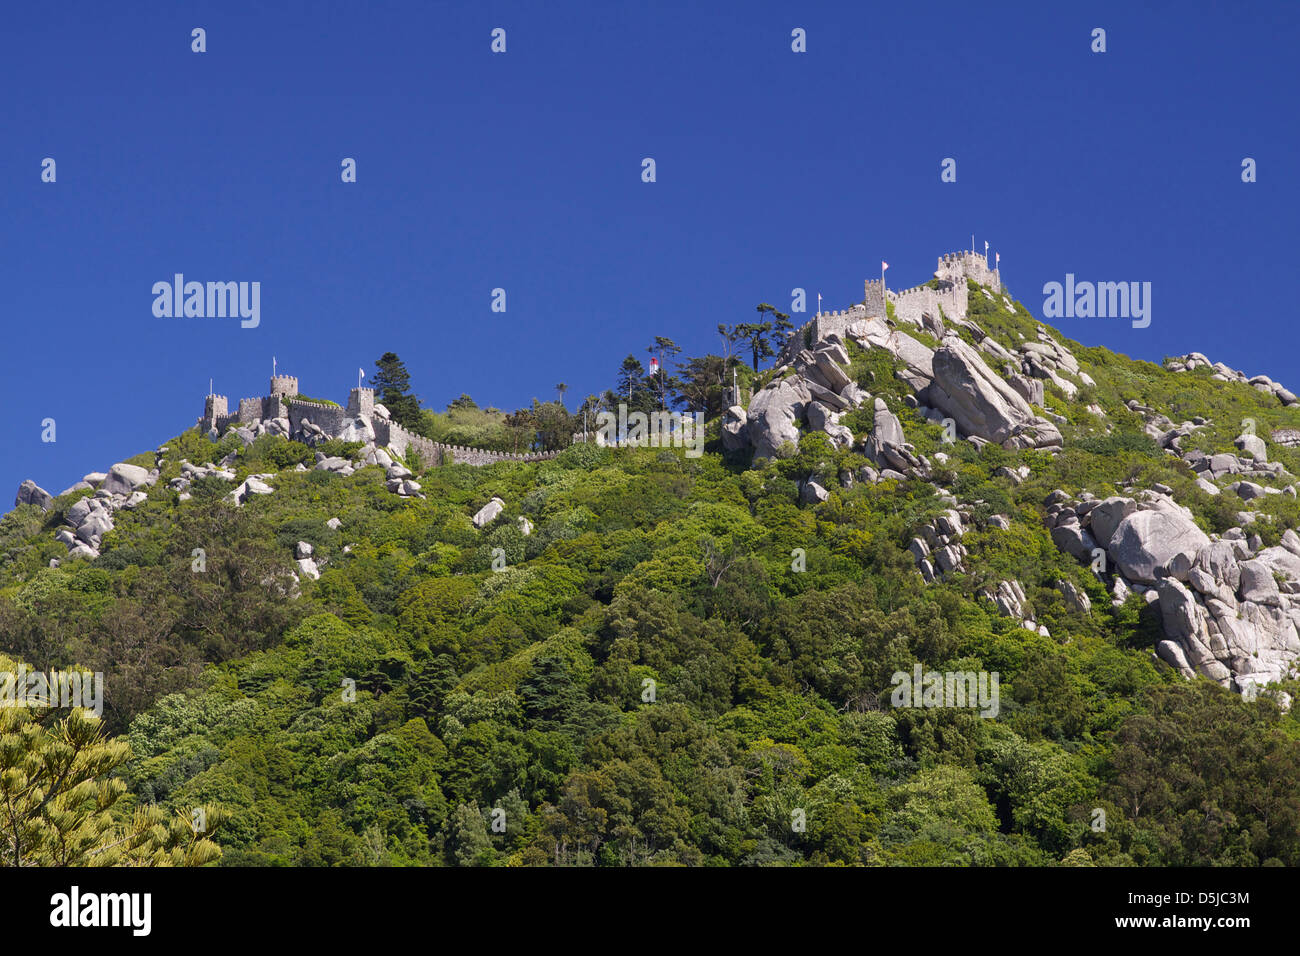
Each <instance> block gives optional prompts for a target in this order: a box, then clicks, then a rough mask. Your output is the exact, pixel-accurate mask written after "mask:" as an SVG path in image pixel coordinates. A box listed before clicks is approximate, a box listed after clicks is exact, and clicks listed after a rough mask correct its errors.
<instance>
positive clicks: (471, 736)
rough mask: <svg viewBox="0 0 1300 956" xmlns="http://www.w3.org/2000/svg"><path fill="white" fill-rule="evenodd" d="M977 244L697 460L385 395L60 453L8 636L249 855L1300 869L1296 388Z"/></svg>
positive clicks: (4, 537) (118, 773) (9, 591)
mask: <svg viewBox="0 0 1300 956" xmlns="http://www.w3.org/2000/svg"><path fill="white" fill-rule="evenodd" d="M944 261H945V260H940V266H941V269H940V273H943V274H940V273H937V274H936V279H935V280H934V282H933V283H931V284H927V286H926V287H918V290H921V289H923V288H931V289H932V290H933V292H934V298H933V300H932V299H931V297H930V296H929V295H927V294H926V293H925V292H924V291H917V290H909V291H911V292H912V293H913V294H912V295H910V296H896V297H895V298H893V299H891V298H888V297H886V296H884V295H883V293H882V298H881V300H880V304H881V308H879V309H872V308H870V307H869V305H870V300H869V299H868V301H867V302H866V303H864V305H863V306H862V307H859V308H858V309H856V310H848V311H846V312H844V313H834V314H828V315H827V316H825V317H823V316H818V317H817V319H815V320H813V321H812V322H810V323H809V324H808V325H806V326H805V327H803V328H801V329H798V330H796V331H795V332H793V333H792V334H791V337H790V341H789V343H788V345H787V347H786V348H785V349H784V350H783V351H782V352H781V354H780V355H779V357H778V358H777V364H776V366H775V367H773V368H772V369H769V370H766V371H764V372H763V373H762V374H760V375H758V376H756V377H755V379H754V385H755V389H754V392H753V395H752V396H751V397H750V400H749V401H747V402H744V403H741V404H736V405H732V406H731V408H730V409H729V410H727V411H726V412H725V413H724V414H723V415H721V416H719V417H717V418H714V419H713V420H712V421H710V422H709V423H708V441H707V444H706V446H705V450H704V454H703V455H701V456H698V457H695V456H693V455H692V454H689V453H688V452H689V450H688V449H682V448H610V447H602V446H600V445H598V444H596V443H591V444H575V445H573V446H572V447H569V448H567V449H566V450H564V451H561V452H559V453H558V454H556V455H554V456H553V457H551V456H538V457H539V458H540V459H541V460H507V459H504V458H502V459H500V460H498V459H497V458H490V459H489V458H487V457H484V458H483V459H482V460H484V461H488V463H487V464H483V465H477V466H476V465H472V464H464V463H459V461H456V462H455V463H449V464H437V463H434V462H431V461H427V460H425V458H424V457H422V456H420V455H418V454H416V455H405V456H404V455H403V454H401V453H399V452H398V450H395V449H391V448H387V447H385V445H384V443H383V442H382V441H380V442H379V443H378V444H376V438H375V435H376V431H375V428H376V427H378V428H379V430H380V432H381V433H383V434H387V431H386V430H385V427H384V426H383V424H382V422H381V421H380V418H379V417H375V418H373V419H372V418H370V417H365V418H360V417H352V418H347V417H346V416H347V415H348V414H353V415H354V416H358V415H359V412H358V409H359V408H362V407H363V406H362V405H359V404H357V403H355V402H353V403H350V409H351V411H350V412H349V411H345V410H344V409H343V406H341V405H339V406H335V408H336V411H335V412H331V413H330V414H332V415H335V416H336V417H337V425H338V428H337V434H326V433H323V432H320V430H319V428H318V429H317V433H310V432H309V431H308V430H305V429H302V428H300V427H299V423H298V421H297V420H295V419H291V418H290V417H289V416H288V414H287V413H286V415H285V417H284V418H283V419H280V418H278V417H277V418H272V419H267V420H258V421H256V422H252V423H243V424H241V423H240V422H237V421H229V422H225V421H223V422H221V423H220V424H221V426H222V427H221V428H216V427H215V426H216V425H217V424H218V423H217V422H215V420H211V421H209V423H208V424H209V425H211V426H213V427H212V431H211V434H209V433H208V430H207V429H204V428H202V427H195V428H190V429H188V430H186V431H184V432H183V433H181V434H179V435H177V436H176V437H174V438H171V439H169V440H167V441H165V442H163V443H162V444H161V445H160V446H159V447H158V448H157V449H156V450H154V451H147V452H144V453H142V454H140V455H137V456H135V457H134V458H129V459H126V460H124V461H123V462H120V463H116V464H114V465H113V466H112V467H111V468H109V470H108V471H106V472H102V473H95V474H91V475H87V480H86V481H85V482H82V483H79V486H74V488H72V489H69V490H68V491H67V492H65V493H63V494H60V495H58V496H51V495H49V494H47V493H46V492H44V491H42V490H41V489H39V488H36V487H35V486H34V485H30V484H25V485H24V487H23V489H21V490H20V492H19V499H20V500H19V502H18V503H17V504H16V506H15V508H14V510H12V511H11V512H9V513H8V514H7V515H5V516H4V517H3V519H0V652H3V653H4V654H6V655H8V656H10V657H12V658H14V659H15V660H21V661H24V662H25V663H27V664H28V665H30V666H31V667H33V668H38V669H44V670H49V669H52V668H70V667H74V666H76V667H81V668H85V669H88V670H90V671H95V672H102V673H103V674H104V701H103V703H104V709H103V719H104V730H105V732H106V733H109V734H111V735H113V736H115V737H118V738H120V739H122V740H124V741H125V742H126V743H128V744H129V746H130V756H129V758H125V759H124V760H123V761H122V762H121V763H120V764H118V765H117V769H116V770H115V771H114V775H115V777H116V778H117V779H118V780H119V781H120V782H121V784H122V785H123V787H124V790H125V795H124V796H123V797H122V799H121V800H119V801H118V803H117V804H116V805H115V807H114V813H115V814H117V815H118V817H120V818H123V819H124V818H125V817H126V816H127V815H128V814H130V813H131V812H132V811H133V810H134V809H135V808H137V807H142V806H146V805H151V804H156V805H157V806H158V807H160V808H162V809H164V810H166V811H168V812H171V811H177V812H185V811H187V809H188V808H191V807H196V806H200V805H202V806H207V807H212V808H218V809H217V812H218V813H219V815H220V818H221V821H222V822H221V827H220V829H219V830H218V831H216V832H215V833H214V834H213V835H212V839H213V841H214V842H215V843H216V844H217V845H218V846H220V848H221V850H222V857H221V862H222V863H223V864H253V865H261V864H265V865H274V864H288V865H331V864H347V865H375V864H397V865H405V864H414V865H442V864H446V865H555V864H559V865H564V864H595V865H607V866H615V865H643V864H687V865H705V864H707V865H798V864H830V863H841V864H850V865H859V864H861V865H1053V864H1058V863H1061V864H1066V865H1094V864H1096V865H1210V864H1239V865H1264V864H1274V865H1275V864H1279V863H1281V864H1286V865H1296V864H1300V793H1298V792H1297V790H1296V787H1295V785H1294V781H1295V779H1296V778H1297V776H1298V775H1300V720H1298V719H1297V716H1296V714H1295V713H1294V712H1293V711H1292V710H1291V707H1290V704H1291V699H1292V698H1293V697H1294V696H1295V694H1296V693H1297V691H1298V690H1300V682H1298V681H1297V680H1296V674H1295V670H1294V668H1293V665H1294V662H1295V661H1296V659H1297V657H1300V636H1297V631H1296V622H1297V621H1300V537H1298V536H1297V535H1296V529H1297V528H1300V502H1297V497H1296V491H1297V482H1300V479H1298V478H1297V477H1296V476H1297V475H1300V407H1297V406H1296V405H1295V396H1294V395H1292V394H1291V393H1290V392H1288V391H1287V390H1286V389H1285V388H1283V387H1281V386H1280V385H1277V384H1275V383H1272V382H1271V381H1269V380H1267V379H1263V378H1259V377H1256V378H1248V377H1247V376H1245V375H1243V374H1241V373H1239V372H1236V371H1234V370H1232V369H1228V368H1227V367H1226V366H1215V365H1213V364H1211V363H1210V362H1209V360H1208V359H1206V358H1205V357H1204V356H1199V355H1196V354H1194V353H1189V355H1187V356H1183V357H1180V358H1177V359H1170V360H1168V361H1166V363H1165V364H1164V366H1157V365H1154V364H1152V363H1149V362H1143V361H1134V360H1131V359H1129V358H1127V357H1125V356H1123V355H1118V354H1116V353H1113V352H1111V351H1108V350H1106V349H1103V348H1090V347H1086V346H1084V345H1082V344H1080V343H1078V342H1075V341H1072V340H1069V339H1067V338H1065V337H1064V336H1062V335H1061V334H1060V333H1059V332H1057V331H1055V330H1054V329H1052V328H1050V327H1049V326H1046V325H1044V324H1043V323H1041V322H1040V321H1039V320H1038V319H1036V318H1035V317H1034V316H1033V315H1032V314H1031V313H1030V311H1029V310H1028V309H1027V308H1025V306H1024V305H1022V304H1021V303H1020V302H1018V301H1015V300H1014V299H1013V298H1012V297H1011V296H1010V293H1009V292H1007V291H1006V290H1005V289H1003V288H1002V287H1001V285H1000V278H998V280H997V283H998V284H997V285H994V286H991V285H989V284H988V283H989V282H992V281H993V280H992V279H991V278H990V277H989V276H986V275H984V274H980V276H979V277H978V278H979V279H982V280H984V281H983V282H981V281H976V279H975V278H971V277H968V276H966V275H964V274H963V273H962V272H961V270H960V268H959V267H958V265H953V267H952V271H951V272H950V273H944V268H943V265H944ZM954 289H955V290H956V291H955V292H954ZM867 291H868V296H870V294H871V289H870V283H868V290H867ZM963 293H964V303H963V302H962V294H963ZM890 295H893V293H890ZM954 295H955V296H956V298H955V299H953V298H943V297H944V296H954ZM932 301H933V302H934V303H940V302H958V303H960V304H964V309H962V308H960V307H959V308H957V309H955V310H954V311H956V312H958V313H960V312H964V314H957V315H954V314H951V313H950V312H948V311H947V310H946V309H945V308H944V307H943V306H941V305H939V304H934V305H924V304H922V305H917V303H930V302H932ZM913 306H915V308H913ZM882 312H883V313H884V314H878V313H882ZM1191 345H1194V343H1189V346H1191ZM354 399H355V395H354ZM316 407H320V408H324V407H325V406H324V403H318V405H317V406H316ZM367 408H368V406H367ZM368 414H369V412H367V415H368ZM379 414H380V413H376V415H377V416H378V415H379ZM383 414H386V413H383ZM281 420H283V421H284V422H285V424H284V425H279V424H276V423H277V422H279V421H281ZM359 421H363V422H364V423H365V424H366V425H369V426H371V427H370V431H369V432H368V433H367V431H366V429H365V427H362V426H361V425H359V424H358V422H359ZM1293 430H1294V431H1293ZM412 447H414V446H412ZM502 454H504V453H502ZM494 499H496V500H497V502H498V504H497V505H494V504H493V501H494ZM918 668H919V671H918ZM930 673H937V674H939V675H947V674H958V675H972V676H973V680H972V686H974V687H979V688H981V690H984V689H988V690H990V691H991V692H992V693H993V695H994V696H993V697H992V699H989V698H988V697H987V696H984V695H982V696H981V703H982V704H983V705H984V706H982V707H981V706H976V705H975V702H974V701H973V700H969V701H964V702H959V703H956V704H954V702H953V701H952V699H951V694H950V693H948V692H947V691H948V690H950V687H949V688H945V687H944V686H943V683H942V681H941V683H940V686H939V688H938V690H937V692H936V693H935V694H934V695H933V696H932V695H931V691H934V690H935V688H934V685H933V683H932V682H930V681H928V680H926V679H925V678H924V675H928V674H930ZM900 674H901V675H904V676H905V677H907V678H908V679H909V680H908V682H903V681H901V680H900V679H899V677H898V675H900ZM913 674H916V675H917V680H916V681H915V686H913V684H912V683H911V681H910V679H911V677H912V675H913ZM959 680H960V678H959ZM994 681H996V683H994ZM948 684H949V685H951V681H949V682H948ZM904 687H906V688H907V689H908V691H909V696H908V698H907V700H902V699H901V697H900V690H901V689H902V688H904ZM913 690H914V691H915V694H914V696H911V692H912V691H913ZM0 730H3V728H0ZM5 732H6V733H7V732H8V731H5ZM1207 818H1209V819H1212V820H1213V821H1215V825H1214V826H1210V827H1207V826H1206V825H1205V820H1206V819H1207Z"/></svg>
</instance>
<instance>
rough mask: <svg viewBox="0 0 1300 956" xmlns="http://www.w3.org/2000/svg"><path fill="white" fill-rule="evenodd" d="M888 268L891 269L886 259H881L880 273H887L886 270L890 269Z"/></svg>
mask: <svg viewBox="0 0 1300 956" xmlns="http://www.w3.org/2000/svg"><path fill="white" fill-rule="evenodd" d="M888 268H889V263H888V262H886V261H885V260H884V259H881V260H880V271H881V272H884V271H885V270H886V269H888Z"/></svg>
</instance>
